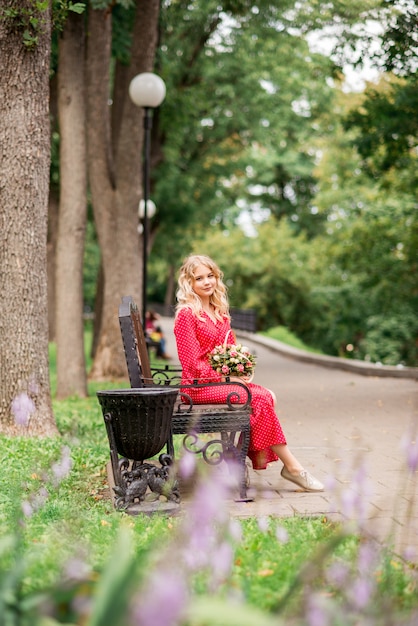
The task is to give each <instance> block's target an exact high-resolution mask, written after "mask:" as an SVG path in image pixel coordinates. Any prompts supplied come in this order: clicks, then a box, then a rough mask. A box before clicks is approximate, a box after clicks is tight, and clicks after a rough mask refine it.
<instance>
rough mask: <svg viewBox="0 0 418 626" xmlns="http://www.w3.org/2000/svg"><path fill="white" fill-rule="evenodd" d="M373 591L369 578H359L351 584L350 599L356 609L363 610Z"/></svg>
mask: <svg viewBox="0 0 418 626" xmlns="http://www.w3.org/2000/svg"><path fill="white" fill-rule="evenodd" d="M373 590H374V583H373V581H372V579H371V578H370V577H368V578H363V577H361V578H358V579H357V580H355V581H354V582H353V585H352V587H351V590H350V597H351V601H352V603H353V604H354V606H355V607H356V609H364V608H365V607H366V606H367V605H368V604H369V602H370V599H371V597H372V593H373Z"/></svg>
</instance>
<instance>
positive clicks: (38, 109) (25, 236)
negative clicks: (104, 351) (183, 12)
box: [0, 0, 58, 435]
mask: <svg viewBox="0 0 418 626" xmlns="http://www.w3.org/2000/svg"><path fill="white" fill-rule="evenodd" d="M5 7H13V9H14V10H17V11H20V10H21V11H22V15H24V16H25V15H27V10H28V7H29V5H28V3H27V2H22V1H20V2H17V1H16V0H13V1H12V0H7V1H6V2H3V8H5ZM29 9H30V10H31V11H32V14H33V15H32V16H33V17H34V18H38V21H37V22H36V21H35V20H34V21H33V23H34V24H37V26H36V29H37V30H36V33H35V34H36V37H37V39H35V38H34V39H33V40H32V41H33V42H35V43H34V45H33V46H32V47H30V48H28V47H26V46H25V45H24V43H23V42H24V37H23V34H24V30H25V29H24V28H22V27H21V26H20V22H19V20H18V18H9V17H7V18H6V17H4V16H2V19H1V20H0V60H1V68H0V145H1V151H0V175H1V181H0V193H1V222H0V265H1V274H0V288H1V314H0V378H1V403H0V429H1V431H2V432H3V433H6V434H11V435H14V434H28V435H54V434H56V433H57V432H58V431H57V428H56V425H55V421H54V417H53V413H52V406H51V394H50V385H49V364H48V314H47V258H46V257H47V252H46V251H47V217H48V187H49V164H50V129H49V111H48V104H49V98H48V95H49V61H50V45H51V16H50V7H49V6H46V7H43V8H41V9H40V10H37V8H36V7H35V5H34V4H31V5H30V7H29ZM31 32H32V31H30V30H29V33H31ZM26 41H28V40H26ZM28 43H30V41H28Z"/></svg>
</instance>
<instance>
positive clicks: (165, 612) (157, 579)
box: [133, 569, 189, 626]
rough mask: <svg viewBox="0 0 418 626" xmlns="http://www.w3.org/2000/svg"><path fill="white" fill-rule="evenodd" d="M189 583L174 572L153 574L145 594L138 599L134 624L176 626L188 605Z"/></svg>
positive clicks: (134, 611)
mask: <svg viewBox="0 0 418 626" xmlns="http://www.w3.org/2000/svg"><path fill="white" fill-rule="evenodd" d="M188 598H189V594H188V590H187V583H186V581H185V579H184V578H183V576H181V575H179V574H178V573H177V572H175V571H174V570H166V571H164V570H163V569H161V570H158V571H156V572H154V573H153V574H152V576H151V577H150V578H149V579H148V584H147V586H146V589H145V590H144V593H143V594H141V595H140V596H139V597H137V598H136V601H135V606H134V609H133V623H134V624H137V625H138V626H176V625H178V624H180V623H181V619H182V617H184V612H185V608H186V606H187V603H188Z"/></svg>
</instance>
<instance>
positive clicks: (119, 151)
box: [87, 0, 160, 380]
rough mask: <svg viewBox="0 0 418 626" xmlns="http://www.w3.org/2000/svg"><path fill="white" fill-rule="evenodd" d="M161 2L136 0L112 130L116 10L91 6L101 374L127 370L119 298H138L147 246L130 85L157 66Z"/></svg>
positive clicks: (138, 117) (91, 148)
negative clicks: (142, 235)
mask: <svg viewBox="0 0 418 626" xmlns="http://www.w3.org/2000/svg"><path fill="white" fill-rule="evenodd" d="M159 4H160V3H159V0H140V1H139V2H138V3H137V15H136V22H135V28H134V33H133V38H132V40H133V42H134V45H135V46H136V47H135V50H133V51H132V61H131V66H130V67H129V68H125V69H124V70H122V68H121V67H120V66H118V70H117V76H116V79H115V91H114V94H113V100H114V102H115V103H116V104H115V105H114V106H115V108H116V109H117V111H118V112H119V115H118V124H117V126H116V125H115V130H114V133H113V136H112V132H111V125H110V113H111V111H110V107H109V93H110V90H109V66H110V44H111V15H110V13H109V12H108V11H100V10H90V13H89V39H88V48H87V73H88V75H87V85H88V124H87V128H88V171H89V182H90V190H91V197H92V203H93V209H94V216H95V222H96V228H97V234H98V238H99V243H100V249H101V252H102V266H103V278H104V289H103V309H102V315H101V316H100V322H101V325H100V332H99V339H98V343H97V349H96V352H95V358H94V363H93V368H92V371H91V377H92V378H94V379H98V380H100V379H106V378H120V377H126V376H127V371H126V364H125V358H124V355H123V348H122V340H121V336H120V329H119V322H118V306H119V303H120V300H121V297H122V296H124V295H132V296H133V297H134V298H135V300H136V301H137V302H138V304H140V303H141V302H140V294H141V292H142V290H141V287H142V285H141V278H142V272H141V269H142V251H141V249H140V246H139V245H138V232H137V226H138V203H139V199H140V196H141V182H142V180H141V161H142V159H141V152H142V138H143V128H142V111H140V110H138V108H137V107H135V105H134V104H133V103H132V102H131V100H130V98H129V94H128V86H129V82H130V80H131V79H132V78H133V77H134V76H135V75H136V74H138V73H140V72H145V71H151V70H152V69H153V64H154V56H155V49H156V44H157V25H158V15H159ZM120 71H122V74H120V73H119V72H120ZM141 243H142V242H141Z"/></svg>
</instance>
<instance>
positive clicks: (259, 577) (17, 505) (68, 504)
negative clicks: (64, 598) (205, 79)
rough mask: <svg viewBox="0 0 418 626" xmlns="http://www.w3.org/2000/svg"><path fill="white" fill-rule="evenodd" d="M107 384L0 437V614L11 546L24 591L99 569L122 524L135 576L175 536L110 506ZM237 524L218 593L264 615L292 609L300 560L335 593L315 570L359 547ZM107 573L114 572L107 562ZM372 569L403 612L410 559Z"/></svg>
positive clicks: (296, 530)
mask: <svg viewBox="0 0 418 626" xmlns="http://www.w3.org/2000/svg"><path fill="white" fill-rule="evenodd" d="M51 357H52V358H51V364H52V370H51V380H52V381H54V371H53V367H54V349H53V346H52V347H51ZM115 386H116V385H115V384H113V385H112V384H107V385H105V384H103V383H100V384H98V383H90V384H89V397H88V398H84V399H80V398H76V397H73V398H68V399H65V400H56V399H54V400H53V409H54V414H55V417H56V421H57V424H58V428H59V431H60V433H61V437H55V438H50V439H42V440H38V439H28V438H24V437H16V438H8V437H4V436H2V437H0V445H1V450H2V461H3V463H2V469H3V471H2V472H1V474H0V610H1V602H2V594H3V595H6V593H5V591H4V589H6V586H5V585H6V582H5V581H6V580H9V579H8V578H7V576H6V574H5V573H6V572H8V571H15V570H16V568H17V567H18V564H19V561H18V555H19V550H20V551H21V552H22V553H23V554H24V561H23V565H22V572H21V573H20V574H19V576H20V580H21V583H22V587H21V590H20V592H19V593H21V594H22V596H23V597H25V596H27V594H29V593H32V592H38V591H41V590H43V589H45V588H47V587H50V586H52V585H55V584H57V582H58V581H59V580H60V579H61V577H62V575H63V572H64V573H65V571H66V567H67V565H68V566H69V564H71V562H72V560H73V559H74V558H76V559H81V560H82V561H83V562H85V563H86V564H88V566H89V567H90V568H91V569H92V571H94V572H100V571H101V570H102V569H103V568H104V567H105V566H106V563H107V562H108V560H109V558H110V555H111V554H112V550H113V547H114V546H115V543H116V541H117V538H118V535H119V532H120V529H121V527H128V528H129V529H130V530H131V532H132V545H131V548H130V550H131V551H132V554H133V555H136V559H137V564H139V571H140V572H143V571H146V567H147V565H146V561H145V559H146V558H148V557H149V556H150V555H151V556H152V555H153V554H154V552H155V550H154V548H155V547H156V549H157V550H160V549H161V546H162V545H164V544H165V543H166V542H169V541H170V540H174V541H175V542H176V541H177V539H176V531H177V528H178V526H179V524H180V520H179V519H177V518H170V517H165V516H153V517H146V516H143V515H139V516H137V517H130V516H127V515H125V514H123V513H120V512H116V511H115V510H114V509H113V507H112V504H111V500H110V497H109V490H108V485H107V476H106V471H105V466H106V464H107V462H108V461H109V447H108V441H107V436H106V431H105V427H104V423H103V417H102V413H101V409H100V405H99V403H98V401H97V398H96V395H95V394H96V391H97V390H98V389H104V388H111V387H115ZM118 386H121V384H120V382H119V383H118ZM126 386H128V383H127V381H126ZM62 446H68V447H69V448H70V450H71V457H72V461H73V467H72V471H71V472H70V474H69V475H68V477H66V478H65V479H64V480H63V481H62V482H61V483H60V484H59V485H56V484H55V483H54V478H53V472H52V470H51V468H52V466H53V464H54V463H56V462H57V460H58V459H59V458H60V454H61V449H62ZM45 488H46V490H47V497H45V498H44V501H43V502H40V501H39V495H40V494H41V495H42V494H43V493H44V492H43V490H44V489H45ZM36 498H38V504H39V507H38V508H37V510H35V511H34V512H33V514H32V515H31V516H30V517H26V518H22V514H21V503H22V502H32V503H33V502H34V499H35V502H36ZM35 508H36V507H35ZM241 526H242V540H241V541H240V542H239V544H238V546H237V549H236V553H235V557H234V565H233V569H232V572H231V575H230V576H229V577H228V578H227V579H226V580H225V581H224V583H223V585H221V588H220V596H221V597H222V596H224V597H226V598H228V597H229V596H230V595H231V593H232V594H233V593H239V594H241V595H242V596H243V597H244V598H245V600H246V602H247V603H248V605H249V606H253V607H257V608H258V609H262V610H263V611H266V612H275V611H277V610H279V609H280V610H281V611H282V612H283V614H286V613H288V614H289V615H291V614H292V611H296V612H297V611H298V610H299V609H298V607H299V605H300V603H301V601H302V598H303V596H304V593H305V592H306V590H307V588H308V587H307V585H306V580H305V578H304V575H302V574H301V572H303V570H304V568H306V564H307V563H312V568H313V569H314V570H315V572H316V575H315V577H314V581H313V580H312V576H311V578H309V585H308V586H310V587H312V588H317V589H320V593H322V594H330V593H331V594H336V595H338V593H337V592H335V591H333V590H332V589H331V590H330V585H329V582H328V581H327V580H326V577H325V575H324V569H325V567H326V566H327V564H329V562H330V561H332V560H337V561H341V560H343V561H344V562H346V563H348V564H349V566H350V568H352V569H355V567H356V558H357V552H358V548H359V545H361V544H360V543H359V537H356V536H349V537H342V536H341V537H340V536H339V534H338V530H339V529H338V527H337V526H336V525H335V524H333V523H331V522H330V521H328V520H327V518H326V517H319V518H299V517H294V518H288V519H283V520H275V519H272V520H270V521H269V528H268V529H267V530H265V529H264V530H261V528H260V527H259V524H258V521H257V520H255V519H249V520H245V521H243V522H242V524H241ZM277 527H280V528H281V529H282V530H283V529H285V530H286V532H287V535H288V540H287V541H286V542H281V541H279V540H278V539H277V538H276V532H277ZM13 536H14V537H15V538H18V539H20V541H21V543H20V548H19V550H17V549H12V550H10V549H8V548H7V545H6V544H5V542H6V539H7V538H8V537H13ZM18 545H19V544H18ZM318 555H320V556H318ZM144 564H145V565H144ZM144 568H145V570H144ZM111 569H117V568H116V566H112V567H111ZM379 571H380V579H379V580H378V581H377V582H378V584H379V585H380V587H381V589H380V592H379V593H380V595H381V596H382V597H384V598H385V602H386V603H391V606H393V607H395V609H396V611H398V610H403V611H409V610H410V609H411V607H412V606H414V607H416V608H418V600H417V595H418V594H416V589H417V579H416V576H415V571H414V568H413V567H411V566H410V564H408V565H405V563H402V562H400V561H399V560H398V559H394V558H388V559H387V562H386V563H385V566H384V568H381V569H380V570H379ZM382 572H383V573H382ZM115 575H116V574H115ZM88 580H89V581H90V584H92V585H93V586H94V585H95V584H96V581H97V580H98V579H97V576H93V577H92V576H91V575H90V576H89V577H88ZM7 584H9V583H7ZM115 585H116V582H115ZM192 587H193V589H194V590H195V592H196V593H197V594H205V593H207V591H208V583H207V575H206V574H205V573H204V572H203V573H202V572H201V573H197V574H196V576H195V577H194V579H193V581H192ZM115 589H116V586H115ZM8 593H9V592H8ZM288 595H289V598H288ZM285 598H286V602H285V606H284V607H283V606H282V605H283V603H284V599H285ZM68 610H69V609H68ZM29 623H30V622H29ZM205 623H206V622H205ZM208 623H209V622H208ZM338 623H341V624H343V622H338ZM347 623H348V622H347ZM388 623H390V622H388ZM394 623H395V622H394ZM22 624H23V622H22ZM104 624H106V622H104ZM213 624H215V622H213ZM31 626H32V625H31ZM112 626H113V625H112Z"/></svg>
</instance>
